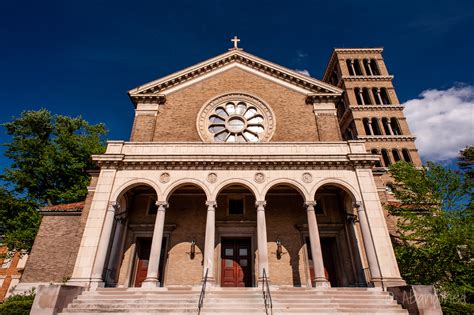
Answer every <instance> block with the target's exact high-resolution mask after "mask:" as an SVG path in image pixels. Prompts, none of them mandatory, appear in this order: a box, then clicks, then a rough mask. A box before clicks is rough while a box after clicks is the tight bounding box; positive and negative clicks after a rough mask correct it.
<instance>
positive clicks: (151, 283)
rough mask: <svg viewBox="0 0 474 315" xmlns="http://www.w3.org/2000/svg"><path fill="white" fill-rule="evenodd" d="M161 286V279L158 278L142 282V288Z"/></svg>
mask: <svg viewBox="0 0 474 315" xmlns="http://www.w3.org/2000/svg"><path fill="white" fill-rule="evenodd" d="M159 286H160V281H158V279H156V278H154V279H153V278H152V279H146V280H145V281H143V282H142V288H147V289H152V288H158V287H159Z"/></svg>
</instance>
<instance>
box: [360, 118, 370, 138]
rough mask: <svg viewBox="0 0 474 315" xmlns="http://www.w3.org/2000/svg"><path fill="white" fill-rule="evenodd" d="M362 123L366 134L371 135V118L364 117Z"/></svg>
mask: <svg viewBox="0 0 474 315" xmlns="http://www.w3.org/2000/svg"><path fill="white" fill-rule="evenodd" d="M362 123H363V124H364V130H365V134H366V135H367V136H371V135H372V130H370V126H369V124H370V122H369V119H368V118H364V119H363V120H362Z"/></svg>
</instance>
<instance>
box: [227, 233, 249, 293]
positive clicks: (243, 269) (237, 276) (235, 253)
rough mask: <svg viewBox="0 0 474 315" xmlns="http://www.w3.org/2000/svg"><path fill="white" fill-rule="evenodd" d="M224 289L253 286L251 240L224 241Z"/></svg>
mask: <svg viewBox="0 0 474 315" xmlns="http://www.w3.org/2000/svg"><path fill="white" fill-rule="evenodd" d="M221 247H222V252H221V258H222V267H221V286H222V287H250V286H252V253H251V242H250V238H247V239H224V240H222V246H221Z"/></svg>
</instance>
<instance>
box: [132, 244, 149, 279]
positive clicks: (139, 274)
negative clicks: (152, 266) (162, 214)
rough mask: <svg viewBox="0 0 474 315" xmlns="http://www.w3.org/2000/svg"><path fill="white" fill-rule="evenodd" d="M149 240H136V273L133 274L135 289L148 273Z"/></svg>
mask: <svg viewBox="0 0 474 315" xmlns="http://www.w3.org/2000/svg"><path fill="white" fill-rule="evenodd" d="M150 251H151V238H149V239H148V238H146V239H137V271H136V272H135V287H141V286H142V282H143V281H145V279H146V274H147V272H148V260H149V259H150Z"/></svg>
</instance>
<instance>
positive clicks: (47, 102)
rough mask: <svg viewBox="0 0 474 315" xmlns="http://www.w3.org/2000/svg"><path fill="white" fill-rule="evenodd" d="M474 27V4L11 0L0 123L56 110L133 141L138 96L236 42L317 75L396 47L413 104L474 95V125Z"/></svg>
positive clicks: (391, 63)
mask: <svg viewBox="0 0 474 315" xmlns="http://www.w3.org/2000/svg"><path fill="white" fill-rule="evenodd" d="M473 31H474V2H473V1H468V0H466V1H453V0H452V1H293V2H290V1H174V2H172V1H169V2H168V1H166V2H164V1H163V2H162V1H133V2H132V1H118V0H117V1H100V0H97V1H90V2H89V1H64V0H62V1H23V2H14V1H3V2H2V4H0V38H1V42H0V47H1V49H0V71H1V72H0V73H1V75H0V102H1V106H0V121H1V122H5V121H9V120H10V119H11V117H12V116H18V115H19V114H20V113H21V112H22V111H23V110H28V109H39V108H47V109H49V110H51V111H52V112H53V113H58V114H65V115H73V116H75V115H82V116H83V117H84V118H86V119H87V120H88V121H90V122H92V123H96V122H104V123H106V125H107V127H108V129H109V131H110V132H109V136H108V138H109V139H125V140H126V139H128V137H129V134H130V129H131V124H132V120H133V115H134V113H133V106H132V104H131V103H130V101H129V99H128V97H127V95H126V91H128V90H129V89H131V88H134V87H136V86H138V85H140V84H143V83H146V82H148V81H151V80H154V79H157V78H159V77H162V76H165V75H167V74H169V73H172V72H175V71H177V70H180V69H182V68H184V67H187V66H190V65H192V64H195V63H198V62H200V61H203V60H205V59H208V58H210V57H213V56H215V55H218V54H221V53H223V52H225V51H226V50H227V48H229V47H230V46H231V42H230V41H229V40H230V38H231V37H233V36H234V35H238V36H239V37H240V38H241V39H242V41H241V46H242V47H243V48H244V49H245V50H246V51H247V52H249V53H252V54H255V55H257V56H259V57H261V58H264V59H267V60H270V61H272V62H276V63H278V64H281V65H283V66H286V67H288V68H292V69H299V70H307V71H309V73H310V74H311V76H313V77H315V78H321V77H322V74H323V71H324V69H325V66H326V63H327V61H328V58H329V56H330V54H331V50H332V48H334V47H380V46H381V47H384V49H385V51H384V58H385V60H386V64H387V66H388V67H389V71H390V72H391V73H392V74H393V75H395V80H394V85H395V87H396V89H397V93H398V96H399V98H400V101H401V102H402V103H405V102H409V101H413V100H416V99H418V100H421V101H423V100H427V101H426V102H425V103H424V105H427V106H429V104H432V103H433V101H432V100H429V101H428V98H427V97H424V96H423V95H421V93H422V92H423V91H425V90H433V91H441V93H443V91H449V90H450V89H451V91H453V89H454V90H455V91H456V89H457V90H459V89H461V90H463V89H464V90H463V91H464V92H463V93H461V95H460V96H459V95H458V94H459V93H458V94H456V97H457V98H456V97H455V98H456V100H457V102H458V103H459V102H461V103H462V104H463V106H464V107H463V108H464V113H466V110H467V115H468V116H469V114H470V115H471V118H474V115H473V112H472V105H473V104H474V103H473V99H474V89H473V88H472V86H473V85H474V75H473V73H474V62H473V59H472V58H473V56H474V41H473V38H474V36H473ZM466 88H467V92H466V91H465V89H466ZM466 93H467V96H466ZM443 96H444V94H443ZM458 96H459V97H458ZM443 104H444V105H443ZM443 104H441V105H440V106H448V107H451V105H452V104H454V105H452V106H456V104H457V103H456V102H455V103H449V102H448V103H447V105H446V104H445V103H443ZM418 106H419V108H420V110H421V109H422V106H421V105H418ZM434 111H437V113H438V114H439V110H437V109H434ZM453 119H454V121H453V124H452V125H453V126H458V125H459V124H458V123H457V121H456V118H455V117H454V118H453ZM409 122H410V123H411V126H412V129H414V128H413V126H417V125H418V123H419V122H418V121H409ZM420 123H422V122H420ZM465 124H466V122H464V125H463V126H462V127H463V128H464V129H465V128H468V130H467V133H468V140H466V139H464V140H463V141H464V142H466V141H472V139H473V129H472V128H473V127H472V120H471V121H470V123H469V121H468V122H467V126H466V125H465ZM437 128H443V126H436V125H435V126H434V127H433V128H432V129H431V130H433V129H437ZM415 129H416V128H415ZM425 129H426V128H425ZM428 129H430V128H428ZM445 129H446V128H445ZM420 132H423V131H420ZM469 134H470V137H469ZM417 135H418V137H421V136H424V134H421V135H420V134H417ZM426 137H428V136H426ZM469 138H470V140H469ZM434 139H435V140H436V137H434ZM5 141H8V138H7V137H6V135H5V132H4V130H2V131H1V132H0V142H2V143H4V142H5ZM464 142H462V143H464ZM472 142H474V141H472ZM460 143H461V142H460ZM456 145H458V144H456ZM459 145H460V144H459ZM459 145H458V146H459ZM463 145H465V144H463ZM428 146H429V144H428ZM442 149H443V148H440V150H442ZM0 153H1V152H0ZM422 154H423V152H422ZM426 155H427V156H426V157H428V158H430V157H431V156H429V154H428V153H427V154H426ZM426 157H425V158H426ZM6 163H7V161H6V160H5V159H1V158H0V168H3V167H4V166H6Z"/></svg>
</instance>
